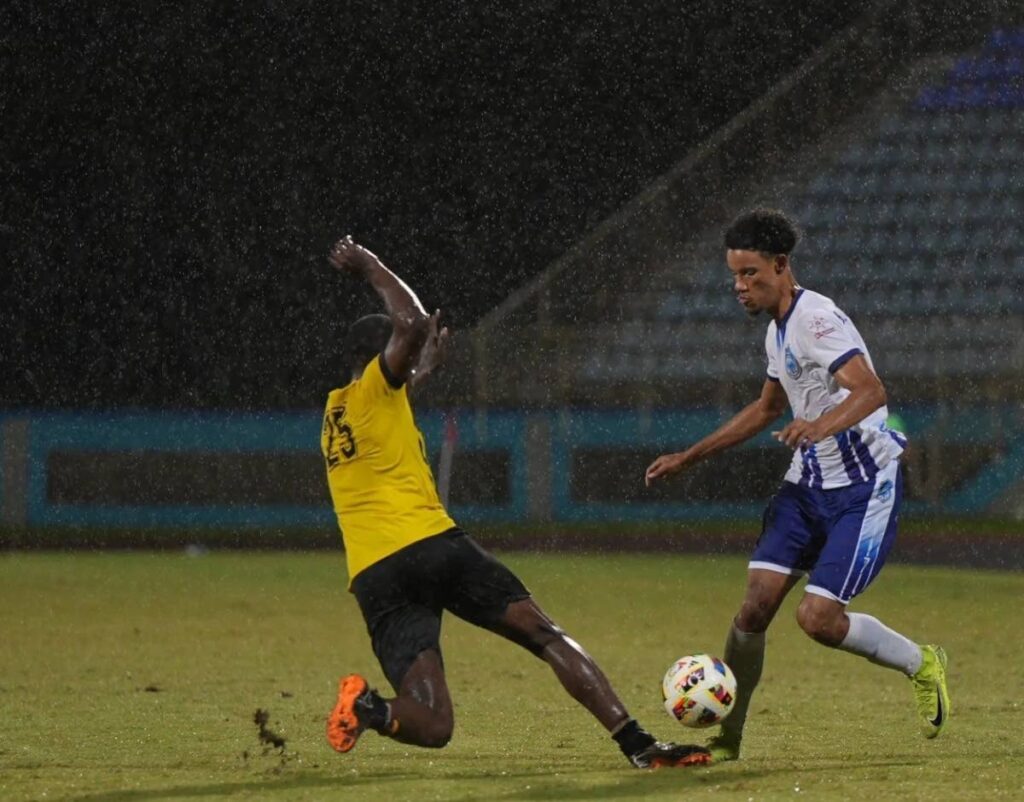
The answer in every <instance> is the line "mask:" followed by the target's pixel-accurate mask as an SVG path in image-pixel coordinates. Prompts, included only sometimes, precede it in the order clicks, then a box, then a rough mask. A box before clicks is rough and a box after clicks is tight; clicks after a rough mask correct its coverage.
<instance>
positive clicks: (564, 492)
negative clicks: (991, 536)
mask: <svg viewBox="0 0 1024 802" xmlns="http://www.w3.org/2000/svg"><path fill="white" fill-rule="evenodd" d="M729 414H731V411H730V410H719V411H714V410H676V411H656V412H650V413H642V412H622V411H614V412H613V411H605V412H602V411H578V410H561V411H554V412H494V411H487V412H483V411H479V412H478V411H473V410H459V411H457V412H455V413H453V415H452V418H453V420H454V421H455V422H456V424H457V430H458V447H457V451H456V459H455V471H454V475H455V477H456V478H458V477H459V476H460V473H459V472H460V470H462V471H463V476H464V475H465V473H466V472H467V471H470V470H471V468H470V467H468V465H469V463H471V459H470V457H471V456H472V455H473V454H474V453H479V452H485V451H489V452H491V453H497V454H499V455H500V456H501V462H500V464H501V466H502V469H501V470H502V475H501V476H500V477H496V478H495V481H496V482H498V483H499V484H500V487H498V491H499V492H497V493H495V494H492V500H491V501H488V502H481V501H480V500H478V499H474V498H472V497H466V495H465V493H463V496H462V497H461V498H458V497H453V503H452V504H451V505H450V507H451V511H452V514H453V515H454V516H455V517H456V518H457V519H458V520H459V521H462V522H465V523H467V524H472V523H477V522H517V521H525V520H527V519H529V518H531V516H532V517H538V515H539V517H541V518H545V519H548V520H553V521H566V522H570V521H581V522H582V521H607V520H625V521H637V520H673V519H697V518H701V519H707V518H716V517H717V518H723V517H726V518H737V517H750V516H756V515H758V514H759V513H760V511H761V509H762V507H763V504H764V502H765V499H766V493H767V492H770V490H769V491H764V492H760V491H759V492H757V493H753V492H752V493H749V494H747V495H746V496H743V495H737V496H736V497H733V498H730V499H728V500H726V501H722V500H719V501H708V500H701V499H700V497H699V495H694V496H693V497H684V496H678V495H677V496H676V497H669V496H662V497H661V498H658V499H657V500H650V499H649V497H648V496H646V495H644V492H641V491H639V490H638V491H637V492H636V493H635V494H634V495H633V496H628V498H629V500H628V502H625V501H623V500H622V498H624V497H620V498H619V499H618V500H616V499H614V498H612V499H609V500H606V499H605V498H604V497H603V496H601V495H600V494H598V495H597V496H596V497H595V495H594V493H593V492H590V493H589V494H588V492H584V491H581V490H580V488H579V486H578V484H579V482H580V481H581V479H580V476H581V469H580V468H579V466H578V465H577V466H576V468H575V473H574V460H576V459H577V458H578V455H579V454H581V453H585V452H586V451H587V449H597V450H598V453H599V454H600V453H603V452H601V451H600V450H601V449H604V450H607V451H608V452H609V453H614V452H615V451H616V449H619V450H622V451H624V452H629V453H630V454H635V455H640V456H642V457H644V458H646V455H653V454H656V453H661V452H665V451H672V450H677V449H678V448H680V447H681V446H683V445H685V444H688V443H692V442H694V441H695V440H696V439H698V438H699V437H700V436H702V435H703V434H705V433H707V432H709V431H711V430H712V429H713V428H714V427H715V426H717V425H718V424H719V423H720V422H722V421H723V420H725V419H726V418H727V417H728V415H729ZM902 417H903V419H904V421H905V422H906V424H907V426H906V428H907V430H908V431H909V433H910V435H911V441H912V443H913V444H914V445H915V446H916V447H920V444H921V443H922V442H927V440H928V438H929V437H931V436H935V433H936V432H940V431H941V433H942V437H943V442H944V443H946V444H947V445H948V446H949V449H950V452H951V453H952V454H953V456H955V452H956V444H957V443H978V442H988V441H990V440H992V439H993V438H995V439H998V440H999V442H1000V443H1001V444H1002V446H1001V448H1000V450H999V455H998V459H992V460H991V462H989V463H986V464H983V465H981V466H980V467H978V468H977V469H976V470H975V471H974V473H973V474H972V475H971V476H968V478H967V479H966V480H965V481H964V482H963V483H962V484H961V485H960V486H958V487H956V488H955V491H953V492H950V493H949V494H948V497H947V498H946V499H944V500H943V502H942V504H941V505H940V507H939V508H938V509H936V508H935V505H934V504H932V505H931V509H932V510H933V511H939V512H955V513H958V514H973V513H979V512H983V511H984V510H985V509H986V508H987V507H988V506H989V505H991V504H992V503H993V502H994V501H995V500H996V499H997V498H998V497H999V496H1000V494H1002V493H1004V492H1006V491H1007V490H1008V488H1010V487H1012V486H1013V485H1014V484H1015V483H1017V482H1020V481H1021V479H1022V477H1024V426H1022V424H1021V421H1020V420H1019V418H1020V413H1019V411H1018V410H1016V409H1005V410H991V409H985V410H982V411H973V412H972V411H970V410H967V411H964V412H957V413H955V414H950V413H943V412H942V411H941V410H938V409H935V408H921V409H914V410H908V411H907V412H905V413H904V414H903V415H902ZM417 419H418V423H419V426H420V428H421V429H422V431H423V433H424V437H425V439H426V441H427V444H428V449H429V451H430V453H431V454H434V455H436V454H437V453H438V451H439V449H440V447H441V442H442V438H443V436H444V432H445V425H446V424H445V417H444V415H442V413H441V412H438V411H425V412H421V413H419V414H418V416H417ZM15 423H16V424H17V426H14V425H12V424H15ZM538 423H540V424H542V425H540V426H538V425H536V424H538ZM320 425H321V420H320V415H319V413H315V412H309V413H288V414H285V413H279V414H252V415H250V414H246V415H242V414H167V413H159V414H95V413H90V414H72V413H53V414H50V413H46V414H37V413H26V414H7V415H5V416H3V417H2V418H0V452H2V453H3V459H2V460H0V509H3V511H4V522H5V523H6V524H8V525H12V524H13V525H19V524H21V525H27V526H30V527H32V526H40V527H47V526H65V525H73V526H85V527H275V528H280V527H333V526H334V525H335V524H334V516H333V513H332V511H331V508H330V500H329V497H328V494H327V489H326V482H325V479H324V473H323V466H322V463H321V459H320V455H319V435H320ZM537 432H540V435H538V434H537ZM12 433H16V434H17V436H16V437H13V439H12V436H11V434H12ZM531 438H532V439H531ZM15 441H17V442H15ZM18 443H20V445H18ZM773 448H774V449H777V448H780V447H779V446H778V445H777V444H776V443H774V441H772V440H771V439H770V436H769V434H768V433H767V432H766V433H763V434H762V435H760V436H759V437H757V438H754V439H753V440H751V441H750V442H749V443H746V444H744V445H743V446H741V447H740V448H739V449H737V451H738V452H739V453H738V455H734V462H733V465H734V466H735V465H742V464H743V460H744V459H745V457H744V454H749V455H751V458H752V456H753V455H754V454H756V453H758V452H760V453H762V454H763V453H768V452H769V451H770V450H771V449H773ZM108 454H129V455H133V456H132V458H133V459H136V460H145V461H149V460H156V461H159V460H161V459H163V460H167V464H168V465H170V466H173V465H174V464H175V462H174V457H175V455H177V456H178V457H181V456H182V455H184V456H186V457H188V456H189V455H191V456H192V457H194V458H195V459H196V460H200V461H201V460H203V459H204V458H205V457H206V456H207V455H217V456H218V458H220V457H224V455H234V457H231V456H229V457H228V460H227V463H226V464H228V465H229V468H230V466H232V465H233V466H235V467H236V468H237V469H239V474H238V478H237V479H235V478H234V477H233V476H230V475H228V476H225V475H224V473H223V471H222V472H221V474H217V475H215V476H213V477H212V479H211V477H206V478H205V479H203V480H202V481H207V482H209V481H214V480H215V481H217V482H220V483H223V484H225V486H229V485H230V484H231V483H232V482H233V481H237V482H240V483H244V482H246V481H251V479H252V477H254V476H259V477H260V478H261V479H263V480H266V479H267V476H268V475H270V474H273V473H274V471H277V472H278V473H280V475H281V477H282V480H285V479H288V480H290V481H292V483H293V484H296V483H297V484H298V486H299V487H300V488H301V489H302V490H303V492H302V493H300V494H299V496H300V497H301V500H300V502H298V503H282V502H281V501H280V499H278V500H277V501H274V502H273V503H262V502H260V501H258V500H256V501H253V500H252V499H248V500H243V501H237V500H234V501H231V502H214V503H190V501H189V499H190V496H189V492H188V481H189V477H187V476H186V477H182V476H180V475H176V476H174V477H173V479H174V484H175V486H176V487H178V490H177V492H178V496H176V497H175V498H174V499H172V500H171V501H170V502H168V501H162V502H153V503H124V502H123V501H116V500H115V501H110V500H106V499H104V498H103V495H102V493H100V495H99V496H97V497H96V498H92V499H88V500H85V501H82V500H80V499H79V500H72V501H68V499H67V498H65V497H62V495H61V492H60V491H59V488H57V489H55V482H56V480H55V476H56V471H57V470H58V469H59V468H60V466H61V461H62V460H64V461H67V460H69V459H77V462H75V463H74V464H75V465H77V466H79V467H78V468H77V470H81V467H80V466H82V465H83V464H84V465H85V466H86V470H88V466H89V464H90V460H95V461H96V462H97V463H100V462H102V461H103V460H102V457H103V455H108ZM782 456H783V457H784V456H785V455H782ZM232 459H234V461H233V462H232ZM736 460H738V462H737V461H736ZM279 462H280V463H281V464H280V465H279V464H278V463H279ZM194 464H195V463H194ZM643 464H644V463H643V462H642V461H637V460H634V461H633V462H631V463H629V466H630V467H629V470H628V471H626V472H623V473H622V474H621V475H614V476H602V477H598V478H600V479H601V481H603V482H605V483H606V486H607V483H609V482H611V483H613V485H614V486H615V487H618V486H619V483H620V482H621V483H624V485H628V486H630V487H633V486H636V487H638V488H639V487H641V486H642V466H643ZM282 465H283V466H284V467H282ZM243 469H244V470H243ZM97 470H99V469H97ZM225 470H227V469H225ZM609 470H611V469H609ZM711 470H716V468H715V467H712V468H711ZM286 473H287V475H286ZM68 476H69V471H68V469H66V468H65V469H64V472H63V477H64V478H63V479H62V480H61V481H62V482H63V483H64V485H65V486H66V485H67V483H68V482H69V481H73V480H74V474H73V473H72V474H71V479H70V480H69V478H68ZM147 476H150V477H151V478H150V479H149V480H148V481H157V482H158V481H160V480H159V469H157V470H156V472H155V473H154V472H153V471H150V473H148V474H147ZM152 476H156V477H157V478H156V479H155V480H154V479H152ZM247 476H248V477H249V479H248V480H247V479H246V477H247ZM120 477H121V478H120V479H118V478H117V475H116V474H112V478H111V479H110V481H111V482H117V481H123V479H124V476H123V471H122V474H121V475H120ZM170 478H172V477H168V479H169V480H170ZM474 478H477V479H479V478H480V477H474ZM583 478H584V479H586V476H584V477H583ZM733 478H735V477H730V476H727V475H725V474H724V473H723V474H722V476H721V480H722V481H723V482H727V481H730V480H731V479H733ZM766 478H767V479H768V480H769V482H772V483H774V482H776V481H778V480H780V479H781V471H780V472H778V473H777V474H775V473H774V471H773V472H772V475H771V476H768V477H766ZM19 479H20V481H17V480H19ZM89 479H91V480H93V481H92V484H93V485H96V482H97V478H96V477H95V476H90V477H89ZM197 481H200V479H197ZM541 482H542V483H543V486H541V484H540V483H541ZM99 483H100V487H101V490H102V480H101V481H100V482H99ZM270 483H271V484H273V476H271V482H270ZM574 483H575V484H574ZM264 484H266V481H264ZM112 490H116V488H112ZM631 492H632V491H631ZM21 495H23V496H24V497H23V498H21V497H20V496H21ZM117 495H118V494H117V493H116V492H115V493H112V495H111V497H112V498H113V497H116V496H117ZM122 495H123V494H122ZM214 495H216V494H214ZM243 495H244V494H243ZM494 499H497V500H494ZM917 506H918V507H919V508H921V509H923V508H924V505H923V503H922V502H918V503H917ZM913 507H914V504H913V503H912V504H911V510H912V511H913ZM538 510H539V511H540V512H539V513H538Z"/></svg>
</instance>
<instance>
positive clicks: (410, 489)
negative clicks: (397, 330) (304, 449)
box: [320, 354, 455, 583]
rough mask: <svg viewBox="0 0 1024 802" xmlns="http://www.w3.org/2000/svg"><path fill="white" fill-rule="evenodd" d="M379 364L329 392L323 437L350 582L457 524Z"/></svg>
mask: <svg viewBox="0 0 1024 802" xmlns="http://www.w3.org/2000/svg"><path fill="white" fill-rule="evenodd" d="M383 360H384V356H383V354H381V355H380V356H378V357H376V358H375V359H374V360H373V361H371V362H370V363H369V364H368V365H367V366H366V370H365V371H363V375H362V376H360V377H359V378H358V379H355V380H353V381H352V382H350V383H349V384H348V385H346V386H345V387H342V388H341V389H339V390H332V391H331V392H330V394H329V395H328V396H327V408H326V410H325V411H324V422H323V429H322V431H321V434H320V450H321V451H322V452H323V455H324V459H325V460H326V462H327V484H328V485H329V486H330V489H331V500H332V501H333V503H334V512H335V514H336V515H337V516H338V525H339V526H340V527H341V535H342V538H343V540H344V542H345V554H346V560H347V562H348V576H349V582H350V583H351V581H352V579H354V578H355V577H356V575H357V574H358V573H359V572H360V571H362V570H364V569H365V568H368V567H369V566H371V565H373V564H374V563H375V562H377V561H378V560H382V559H384V558H385V557H387V556H389V555H391V554H394V553H395V552H396V551H398V550H399V549H402V548H405V547H406V546H408V545H409V544H410V543H415V542H416V541H418V540H423V539H424V538H427V537H431V536H432V535H437V534H440V533H441V532H444V531H446V530H448V529H451V528H453V527H454V526H455V522H454V521H453V520H452V519H451V518H450V517H449V516H448V513H447V512H446V511H445V508H444V506H443V505H442V504H441V500H440V498H438V495H437V488H436V487H435V485H434V475H433V474H432V473H431V471H430V465H429V463H428V462H427V453H426V447H425V445H424V443H423V435H422V434H421V433H420V430H419V429H417V428H416V423H415V421H414V420H413V414H412V406H411V405H410V404H409V394H408V390H407V388H406V387H405V385H404V384H402V385H400V386H397V387H396V386H394V384H392V383H391V382H389V380H388V376H386V374H385V372H386V370H387V366H386V365H383V364H382V363H383ZM395 384H397V382H396V383H395Z"/></svg>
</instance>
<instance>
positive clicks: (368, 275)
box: [327, 236, 430, 382]
mask: <svg viewBox="0 0 1024 802" xmlns="http://www.w3.org/2000/svg"><path fill="white" fill-rule="evenodd" d="M327 261H328V262H330V263H331V265H332V266H333V267H334V268H336V269H337V270H340V271H342V272H343V273H351V274H352V275H355V276H359V277H361V278H363V279H365V280H366V281H368V282H369V283H370V286H371V287H373V289H374V290H375V291H376V293H377V294H378V295H379V296H380V298H381V300H382V301H383V302H384V308H385V310H386V311H387V313H388V317H389V318H391V325H392V330H391V339H389V340H388V344H387V347H386V348H385V349H384V361H385V362H386V363H387V366H388V370H389V371H390V372H391V375H392V376H394V377H395V378H396V379H399V380H400V381H402V382H407V381H409V379H410V377H411V376H412V373H413V368H414V367H415V365H416V362H417V360H418V359H419V358H420V352H421V351H422V349H423V346H424V344H425V343H426V341H427V339H428V337H429V335H430V317H429V316H428V315H427V313H426V311H425V310H424V309H423V304H421V303H420V300H419V298H417V297H416V293H414V292H413V291H412V290H411V289H410V288H409V286H408V285H407V284H406V283H405V282H404V281H402V280H401V279H400V278H399V277H398V276H396V275H395V274H394V273H392V272H391V271H390V270H388V268H386V267H385V266H384V263H383V262H381V261H380V259H378V258H377V257H376V255H375V254H373V253H372V252H370V251H368V250H367V249H366V248H364V247H363V246H362V245H358V244H357V243H355V242H354V241H353V240H352V237H351V236H348V237H345V238H344V239H340V240H338V241H337V242H336V243H335V244H334V247H333V248H331V252H330V253H329V254H328V256H327Z"/></svg>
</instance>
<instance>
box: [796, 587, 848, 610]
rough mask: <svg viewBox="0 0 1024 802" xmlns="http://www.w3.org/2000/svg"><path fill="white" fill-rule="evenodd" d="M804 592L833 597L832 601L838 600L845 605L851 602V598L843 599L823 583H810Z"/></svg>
mask: <svg viewBox="0 0 1024 802" xmlns="http://www.w3.org/2000/svg"><path fill="white" fill-rule="evenodd" d="M804 593H812V594H814V595H815V596H822V597H823V598H826V599H832V601H837V602H839V603H840V604H843V605H846V604H849V603H850V600H849V599H846V600H845V601H844V600H843V599H840V598H839V597H838V596H836V594H834V593H833V592H832V591H831V590H828V589H827V588H823V587H822V586H821V585H808V586H807V587H806V588H804Z"/></svg>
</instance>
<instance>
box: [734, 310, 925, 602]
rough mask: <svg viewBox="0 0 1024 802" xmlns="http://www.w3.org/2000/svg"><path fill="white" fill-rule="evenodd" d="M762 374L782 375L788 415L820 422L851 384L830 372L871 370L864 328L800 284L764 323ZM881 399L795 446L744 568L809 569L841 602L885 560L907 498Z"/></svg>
mask: <svg viewBox="0 0 1024 802" xmlns="http://www.w3.org/2000/svg"><path fill="white" fill-rule="evenodd" d="M765 349H766V350H767V352H768V378H769V379H771V380H773V381H777V382H780V383H781V384H782V389H783V390H785V392H786V396H787V398H788V399H789V405H790V408H791V409H792V411H793V416H794V417H796V418H802V419H804V420H816V419H817V418H819V417H821V416H822V415H824V414H826V413H827V412H829V411H830V410H832V409H834V408H835V407H837V406H838V405H839V404H840V403H842V402H843V400H844V399H845V398H847V396H849V394H850V391H849V390H847V389H845V388H844V387H842V386H840V384H839V382H837V381H836V378H835V372H836V371H837V370H839V368H841V367H842V366H843V365H845V364H846V363H847V362H848V361H849V360H851V359H853V358H854V357H855V356H858V355H860V356H863V357H864V359H866V360H867V362H868V365H871V369H872V370H874V365H872V363H871V356H870V355H869V354H868V349H867V347H866V346H865V345H864V340H863V339H862V338H861V336H860V333H859V332H858V331H857V329H856V327H855V326H854V325H853V323H852V322H851V321H850V319H849V318H848V317H847V316H846V315H845V314H843V312H842V311H841V310H840V309H838V308H837V307H836V305H835V304H834V303H833V302H832V300H831V299H829V298H826V297H825V296H824V295H819V294H818V293H816V292H811V291H809V290H799V291H798V292H797V294H796V296H795V297H794V299H793V303H792V305H791V306H790V308H789V311H788V312H787V313H786V316H785V317H784V318H783V319H782V320H781V321H779V322H778V323H776V322H775V321H774V320H773V321H772V322H771V323H770V324H769V326H768V336H767V338H766V340H765ZM888 415H889V413H888V410H886V408H885V407H881V408H879V409H877V410H875V411H874V412H872V413H871V414H870V415H868V417H866V418H864V420H862V421H860V422H859V423H857V424H856V425H854V426H851V427H850V428H849V429H847V430H845V431H843V432H839V433H838V434H836V435H833V436H832V437H828V438H826V439H825V440H822V441H819V442H817V443H815V444H814V445H811V446H805V447H804V446H802V447H801V448H799V449H797V450H796V451H795V452H794V454H793V462H792V463H791V464H790V466H789V470H788V471H787V472H786V476H785V481H784V482H783V483H782V488H781V489H780V490H779V492H778V493H776V494H775V496H773V497H772V499H771V501H770V502H769V504H768V509H767V510H766V511H765V515H764V527H763V529H762V531H761V537H760V538H758V541H757V546H756V547H755V549H754V553H753V555H752V556H751V560H750V568H754V569H762V570H768V571H775V572H779V573H785V574H809V575H810V576H809V580H808V583H807V589H806V590H807V592H808V593H813V594H816V595H819V596H825V597H826V598H830V599H833V600H835V601H838V602H840V603H842V604H847V603H848V602H849V601H850V599H852V598H853V597H854V596H856V595H858V594H860V593H862V592H863V591H864V590H865V589H866V588H867V586H868V585H869V584H870V583H871V582H872V580H874V578H875V577H876V576H877V575H878V572H879V571H880V570H881V568H882V566H883V565H884V564H885V559H886V557H887V556H888V554H889V550H890V548H891V547H892V544H893V541H894V540H895V537H896V527H897V522H898V520H899V511H900V504H901V500H902V497H903V481H902V478H901V476H900V465H899V456H900V454H901V453H902V452H903V449H904V447H905V446H906V440H905V438H904V436H903V435H902V434H901V433H899V432H896V431H892V430H890V429H888V428H886V426H885V421H886V418H888Z"/></svg>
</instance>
